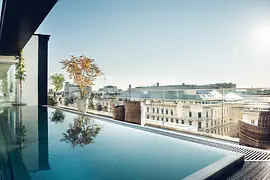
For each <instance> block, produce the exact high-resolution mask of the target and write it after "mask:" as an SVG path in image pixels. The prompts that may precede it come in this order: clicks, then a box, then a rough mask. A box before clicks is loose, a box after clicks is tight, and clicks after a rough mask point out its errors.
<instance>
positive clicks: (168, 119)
mask: <svg viewBox="0 0 270 180" xmlns="http://www.w3.org/2000/svg"><path fill="white" fill-rule="evenodd" d="M146 118H147V119H150V116H149V115H147V116H146ZM152 120H157V121H159V120H160V121H163V120H164V119H163V117H161V118H160V117H158V116H157V117H155V116H152ZM165 121H166V122H171V123H174V119H173V118H165ZM175 123H176V124H179V123H180V121H179V119H175ZM181 124H185V120H181ZM188 125H190V126H191V125H192V121H188ZM201 127H202V123H201V122H198V128H201Z"/></svg>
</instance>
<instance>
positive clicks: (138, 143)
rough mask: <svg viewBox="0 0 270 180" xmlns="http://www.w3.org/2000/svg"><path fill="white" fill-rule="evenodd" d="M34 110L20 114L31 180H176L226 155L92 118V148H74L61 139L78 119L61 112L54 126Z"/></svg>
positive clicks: (218, 151)
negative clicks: (94, 128)
mask: <svg viewBox="0 0 270 180" xmlns="http://www.w3.org/2000/svg"><path fill="white" fill-rule="evenodd" d="M35 111H36V110H34V109H33V108H25V110H24V111H23V112H24V114H23V123H24V125H25V126H26V129H27V134H26V137H25V138H26V147H25V148H24V150H23V162H24V164H25V166H26V169H27V170H28V172H29V173H30V176H31V177H32V179H38V180H39V179H52V180H53V179H181V178H183V177H186V176H188V175H190V174H192V173H194V172H196V171H198V170H199V169H201V168H203V167H205V166H207V165H209V164H211V163H213V162H215V161H217V160H219V159H221V158H223V157H224V156H226V154H227V152H226V154H225V152H224V151H220V150H217V149H214V148H208V147H207V148H206V147H205V146H201V145H197V144H194V143H190V142H187V141H182V140H178V139H174V138H170V137H164V136H162V135H158V134H153V133H150V132H146V131H142V130H138V129H134V128H130V127H125V126H120V125H117V124H114V123H109V122H105V121H101V120H98V119H96V118H95V119H92V120H93V121H94V122H95V123H96V124H99V125H100V126H101V127H102V129H101V131H100V132H99V134H98V135H97V136H96V137H95V138H94V143H91V144H88V145H85V146H84V147H80V146H75V147H74V148H73V147H72V146H71V144H70V143H65V142H61V141H60V140H61V139H62V138H63V133H65V132H66V131H67V129H68V128H69V124H70V123H73V119H74V117H77V115H74V114H70V113H64V114H65V120H64V121H63V123H57V124H56V123H54V122H52V121H50V120H49V121H48V122H47V119H48V118H47V117H46V113H44V112H41V111H40V114H37V112H35ZM53 111H54V110H51V109H50V110H49V111H48V116H49V117H50V114H51V112H53ZM37 120H39V121H38V123H37ZM46 124H47V126H46ZM38 142H39V143H38ZM46 159H47V160H46ZM46 163H47V164H46ZM14 165H15V166H16V164H14Z"/></svg>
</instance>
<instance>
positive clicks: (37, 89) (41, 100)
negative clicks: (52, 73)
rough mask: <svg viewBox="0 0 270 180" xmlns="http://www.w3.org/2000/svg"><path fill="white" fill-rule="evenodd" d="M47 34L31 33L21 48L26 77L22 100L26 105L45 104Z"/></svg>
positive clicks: (46, 88) (46, 89) (46, 90)
mask: <svg viewBox="0 0 270 180" xmlns="http://www.w3.org/2000/svg"><path fill="white" fill-rule="evenodd" d="M49 37H50V36H48V35H40V34H38V35H33V36H32V37H31V39H30V40H29V41H28V43H27V44H26V46H25V47H24V49H23V56H24V59H25V69H26V79H25V81H24V82H23V95H22V102H23V103H26V104H27V105H28V106H36V105H46V104H47V92H48V40H49Z"/></svg>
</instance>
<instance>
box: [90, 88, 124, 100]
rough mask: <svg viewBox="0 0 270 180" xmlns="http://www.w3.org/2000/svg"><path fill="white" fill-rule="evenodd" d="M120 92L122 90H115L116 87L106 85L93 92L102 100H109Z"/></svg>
mask: <svg viewBox="0 0 270 180" xmlns="http://www.w3.org/2000/svg"><path fill="white" fill-rule="evenodd" d="M121 92H122V90H121V89H117V86H112V85H107V86H104V87H103V88H100V89H99V90H98V91H97V92H94V94H97V95H98V96H99V97H100V98H102V99H103V98H104V99H111V98H114V97H116V96H118V95H119V94H120V93H121Z"/></svg>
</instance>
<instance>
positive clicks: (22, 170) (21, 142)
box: [0, 107, 51, 179]
mask: <svg viewBox="0 0 270 180" xmlns="http://www.w3.org/2000/svg"><path fill="white" fill-rule="evenodd" d="M3 114H4V115H3V116H5V117H6V118H5V119H6V120H7V121H6V122H5V123H3V121H2V125H1V126H2V128H3V129H4V135H5V140H6V143H7V144H8V145H9V146H8V147H17V148H15V149H14V148H13V149H12V150H10V151H9V152H8V156H9V158H10V161H9V163H10V165H7V166H9V167H12V170H13V175H14V176H16V177H14V179H31V177H30V175H29V173H31V172H35V171H41V170H49V169H51V168H50V165H49V152H48V115H47V109H46V108H45V109H39V110H38V108H37V107H23V108H17V109H7V108H6V109H5V111H4V113H3ZM0 120H3V119H2V118H0ZM41 142H42V143H41Z"/></svg>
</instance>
